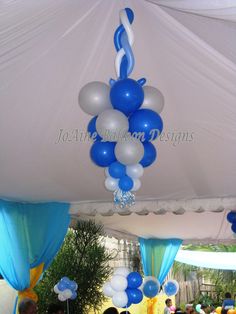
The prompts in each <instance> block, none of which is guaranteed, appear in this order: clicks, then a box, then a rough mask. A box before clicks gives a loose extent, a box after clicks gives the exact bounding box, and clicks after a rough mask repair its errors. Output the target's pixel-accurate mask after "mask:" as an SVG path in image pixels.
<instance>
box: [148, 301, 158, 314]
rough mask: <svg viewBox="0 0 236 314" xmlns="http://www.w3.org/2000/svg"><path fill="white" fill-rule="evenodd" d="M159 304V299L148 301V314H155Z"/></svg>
mask: <svg viewBox="0 0 236 314" xmlns="http://www.w3.org/2000/svg"><path fill="white" fill-rule="evenodd" d="M156 304H157V297H155V298H151V299H148V300H147V309H148V311H147V314H154V308H155V306H156Z"/></svg>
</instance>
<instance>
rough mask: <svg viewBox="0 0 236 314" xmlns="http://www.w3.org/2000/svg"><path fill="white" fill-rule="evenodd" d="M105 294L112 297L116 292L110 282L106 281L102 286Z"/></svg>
mask: <svg viewBox="0 0 236 314" xmlns="http://www.w3.org/2000/svg"><path fill="white" fill-rule="evenodd" d="M102 291H103V294H104V295H105V296H106V297H109V298H112V297H113V295H114V294H115V293H116V291H115V290H114V289H112V287H111V284H110V282H106V283H105V284H104V285H103V287H102Z"/></svg>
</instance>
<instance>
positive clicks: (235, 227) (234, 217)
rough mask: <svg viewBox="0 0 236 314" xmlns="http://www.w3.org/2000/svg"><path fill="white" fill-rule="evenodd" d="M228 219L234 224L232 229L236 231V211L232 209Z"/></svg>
mask: <svg viewBox="0 0 236 314" xmlns="http://www.w3.org/2000/svg"><path fill="white" fill-rule="evenodd" d="M227 220H228V222H230V223H231V224H232V226H231V229H232V231H233V232H234V233H236V212H235V211H231V212H229V213H228V215H227Z"/></svg>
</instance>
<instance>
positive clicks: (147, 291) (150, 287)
mask: <svg viewBox="0 0 236 314" xmlns="http://www.w3.org/2000/svg"><path fill="white" fill-rule="evenodd" d="M159 289H160V286H159V285H158V283H157V282H156V281H154V280H148V281H146V282H145V283H144V285H143V294H144V295H145V296H146V297H147V298H154V297H155V296H156V295H157V294H158V291H159Z"/></svg>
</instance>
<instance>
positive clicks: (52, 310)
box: [47, 304, 65, 314]
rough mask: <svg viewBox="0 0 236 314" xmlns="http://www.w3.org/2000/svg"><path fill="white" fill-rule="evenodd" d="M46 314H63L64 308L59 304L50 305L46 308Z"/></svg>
mask: <svg viewBox="0 0 236 314" xmlns="http://www.w3.org/2000/svg"><path fill="white" fill-rule="evenodd" d="M47 313H48V314H64V313H65V312H64V307H63V306H62V305H59V304H50V305H49V307H48V312H47Z"/></svg>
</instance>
